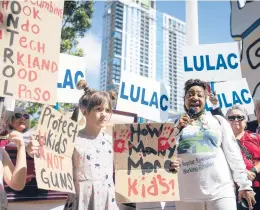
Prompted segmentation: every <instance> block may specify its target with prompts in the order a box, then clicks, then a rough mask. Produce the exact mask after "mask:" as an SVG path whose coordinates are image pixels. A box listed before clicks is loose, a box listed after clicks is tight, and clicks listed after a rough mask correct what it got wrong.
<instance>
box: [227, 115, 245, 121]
mask: <svg viewBox="0 0 260 210" xmlns="http://www.w3.org/2000/svg"><path fill="white" fill-rule="evenodd" d="M244 119H245V116H240V115H233V116H228V120H229V121H235V120H236V121H242V120H244Z"/></svg>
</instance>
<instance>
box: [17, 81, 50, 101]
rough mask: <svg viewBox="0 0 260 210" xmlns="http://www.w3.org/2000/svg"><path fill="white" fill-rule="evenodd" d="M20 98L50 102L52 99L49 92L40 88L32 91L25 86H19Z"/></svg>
mask: <svg viewBox="0 0 260 210" xmlns="http://www.w3.org/2000/svg"><path fill="white" fill-rule="evenodd" d="M18 96H19V97H20V98H26V99H31V100H32V99H33V100H35V101H40V100H43V101H49V100H50V98H51V94H50V92H49V91H47V90H45V91H42V90H41V89H40V88H34V89H32V90H31V89H29V88H28V87H27V86H26V85H24V84H20V85H19V86H18Z"/></svg>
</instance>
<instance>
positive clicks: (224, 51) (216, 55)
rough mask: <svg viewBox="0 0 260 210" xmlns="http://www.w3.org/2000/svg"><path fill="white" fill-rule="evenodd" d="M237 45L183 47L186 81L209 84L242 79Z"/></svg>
mask: <svg viewBox="0 0 260 210" xmlns="http://www.w3.org/2000/svg"><path fill="white" fill-rule="evenodd" d="M239 58H240V56H239V51H238V45H237V43H235V42H234V43H221V44H206V45H197V46H184V47H183V74H184V78H185V79H186V80H188V79H198V78H199V79H201V80H203V81H207V82H212V81H215V82H218V81H227V80H232V79H240V78H242V76H241V69H240V60H239Z"/></svg>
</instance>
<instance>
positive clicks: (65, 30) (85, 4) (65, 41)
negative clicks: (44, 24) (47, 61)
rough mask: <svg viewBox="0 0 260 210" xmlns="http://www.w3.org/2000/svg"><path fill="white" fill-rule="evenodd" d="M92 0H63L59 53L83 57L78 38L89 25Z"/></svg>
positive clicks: (82, 35)
mask: <svg viewBox="0 0 260 210" xmlns="http://www.w3.org/2000/svg"><path fill="white" fill-rule="evenodd" d="M93 6H94V3H93V0H89V1H65V2H64V14H63V21H62V29H61V47H60V52H61V53H68V54H71V55H76V56H80V57H83V56H84V51H83V49H78V48H77V46H78V43H79V42H78V40H77V39H78V38H82V37H84V34H85V32H86V31H87V30H88V29H89V28H90V27H91V18H92V14H93Z"/></svg>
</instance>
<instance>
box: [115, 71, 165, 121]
mask: <svg viewBox="0 0 260 210" xmlns="http://www.w3.org/2000/svg"><path fill="white" fill-rule="evenodd" d="M116 109H117V110H120V111H125V112H131V113H135V114H137V115H138V116H139V117H143V118H146V119H149V120H152V121H156V122H163V121H164V122H165V121H167V120H168V110H169V98H168V94H167V90H166V87H165V86H164V84H162V83H160V82H157V81H155V80H152V79H149V78H146V77H142V76H139V75H134V74H132V73H130V72H125V71H123V72H121V83H120V88H119V95H118V100H117V107H116Z"/></svg>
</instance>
